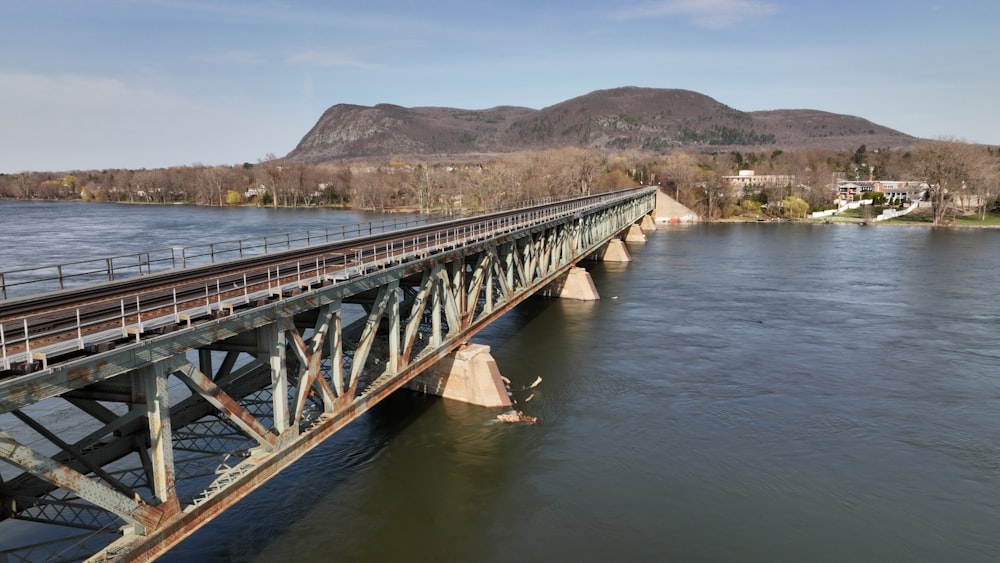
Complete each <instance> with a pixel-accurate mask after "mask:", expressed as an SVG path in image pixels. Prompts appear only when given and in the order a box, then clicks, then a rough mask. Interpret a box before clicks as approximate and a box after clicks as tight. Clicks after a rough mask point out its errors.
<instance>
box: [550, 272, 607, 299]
mask: <svg viewBox="0 0 1000 563" xmlns="http://www.w3.org/2000/svg"><path fill="white" fill-rule="evenodd" d="M539 294H540V295H541V296H543V297H558V298H560V299H576V300H578V301H597V300H598V299H600V298H601V296H600V295H598V293H597V288H596V287H594V280H593V278H591V277H590V272H588V271H587V270H584V269H583V268H577V267H575V266H574V267H572V268H570V269H569V271H568V272H566V274H565V275H563V276H562V277H560V278H559V279H558V280H556V281H554V282H552V283H551V284H549V285H548V286H547V287H545V288H544V289H542V290H541V291H540V292H539Z"/></svg>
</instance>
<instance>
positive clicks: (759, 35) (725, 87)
mask: <svg viewBox="0 0 1000 563" xmlns="http://www.w3.org/2000/svg"><path fill="white" fill-rule="evenodd" d="M0 24H2V25H0V29H2V32H0V173H16V172H20V171H27V170H32V171H71V170H87V169H106V168H159V167H166V166H180V165H192V164H206V165H215V164H242V163H244V162H257V161H260V160H263V159H267V158H270V157H272V156H277V157H281V156H284V155H286V154H287V153H288V152H290V151H291V150H292V149H293V148H295V146H296V144H298V142H299V141H300V140H301V138H302V137H303V136H304V135H305V134H306V133H307V132H308V131H309V129H310V128H311V127H312V126H313V125H314V124H315V123H316V121H317V120H318V119H319V117H320V116H321V115H322V113H323V111H324V110H326V109H327V108H328V107H330V106H332V105H335V104H338V103H350V104H359V105H366V106H371V105H375V104H379V103H391V104H396V105H401V106H406V107H416V106H446V107H456V108H463V109H486V108H490V107H495V106H498V105H514V106H525V107H531V108H536V109H540V108H543V107H546V106H550V105H553V104H556V103H559V102H561V101H564V100H567V99H570V98H574V97H577V96H581V95H584V94H587V93H589V92H592V91H595V90H602V89H608V88H616V87H620V86H642V87H650V88H680V89H686V90H694V91H697V92H700V93H702V94H705V95H707V96H710V97H712V98H714V99H716V100H718V101H720V102H722V103H724V104H726V105H728V106H730V107H733V108H735V109H738V110H742V111H754V110H771V109H802V108H806V109H818V110H823V111H829V112H834V113H845V114H850V115H856V116H860V117H863V118H865V119H869V120H871V121H873V122H875V123H878V124H880V125H885V126H888V127H891V128H894V129H897V130H899V131H902V132H904V133H907V134H911V135H915V136H918V137H923V138H942V137H945V138H956V139H960V140H965V141H969V142H979V143H986V144H992V145H1000V49H998V47H1000V41H998V39H997V36H998V34H1000V31H998V29H997V26H998V24H1000V2H995V1H993V0H947V1H946V0H929V1H925V0H867V1H861V0H838V1H827V0H614V1H611V0H531V1H526V0H503V1H501V0H496V1H481V0H445V1H439V2H437V1H433V0H422V1H419V0H363V1H355V0H341V1H320V0H301V1H296V0H285V1H277V0H273V1H272V0H30V1H29V0H0Z"/></svg>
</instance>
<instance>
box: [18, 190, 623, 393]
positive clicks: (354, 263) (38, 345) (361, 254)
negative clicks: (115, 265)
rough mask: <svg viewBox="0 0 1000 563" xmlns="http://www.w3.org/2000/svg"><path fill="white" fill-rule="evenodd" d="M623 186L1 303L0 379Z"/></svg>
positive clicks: (566, 209)
mask: <svg viewBox="0 0 1000 563" xmlns="http://www.w3.org/2000/svg"><path fill="white" fill-rule="evenodd" d="M611 197H621V196H620V194H618V195H616V196H611V195H608V194H602V195H596V196H588V197H581V198H575V199H571V200H566V201H563V202H559V203H555V204H548V205H541V206H536V207H533V208H527V209H518V210H514V211H504V212H498V213H493V214H490V215H483V216H477V217H474V218H465V219H458V220H452V221H446V222H440V223H434V224H431V225H418V226H414V227H407V228H403V229H399V230H394V231H389V232H385V233H380V234H373V235H368V236H362V237H358V238H353V239H347V240H343V241H337V242H332V243H323V244H318V245H312V246H306V247H302V248H294V249H291V250H285V251H282V252H278V253H272V254H263V255H258V256H251V257H246V258H238V259H235V260H228V261H224V262H216V263H211V264H207V265H201V266H194V267H187V268H177V269H171V270H166V271H164V272H159V273H152V274H146V275H142V276H139V277H132V278H126V279H122V280H117V281H112V282H107V283H103V284H100V285H92V286H85V287H79V288H72V289H64V290H61V291H55V292H50V293H45V294H40V295H36V296H32V297H25V298H20V299H15V300H10V301H4V302H0V377H10V376H17V375H22V374H25V373H30V372H32V371H35V370H38V369H45V368H47V367H48V365H49V364H50V363H52V362H54V361H59V360H61V359H64V358H66V359H68V358H73V357H78V356H80V355H87V354H91V353H96V352H101V351H106V350H107V349H109V348H110V347H114V346H115V345H117V344H119V343H129V342H136V341H140V340H141V339H142V338H143V336H146V335H157V334H163V333H164V332H169V331H171V330H175V329H177V328H179V327H183V326H190V324H191V322H193V321H194V320H196V319H199V318H207V317H208V318H210V317H218V316H220V315H225V314H232V313H233V312H234V311H235V310H236V309H240V308H246V307H251V306H254V305H255V304H264V303H266V302H268V301H269V300H272V299H280V298H282V297H283V296H287V295H290V294H294V293H296V292H298V291H301V290H308V289H311V288H314V287H319V286H323V285H325V284H329V283H336V282H338V281H341V280H345V279H350V278H352V277H355V276H358V275H363V274H365V273H367V272H370V271H372V270H374V269H379V268H384V267H386V266H388V265H390V264H395V263H399V262H402V261H405V260H408V259H413V258H422V257H425V256H427V255H428V254H430V253H434V252H440V251H442V250H446V249H449V248H452V247H454V246H455V245H457V244H465V243H467V242H468V241H469V240H470V239H481V238H484V237H488V236H495V235H496V234H497V233H501V232H505V231H511V230H515V229H521V228H524V227H525V226H530V225H532V224H537V223H539V222H544V221H548V220H552V219H555V218H560V217H564V216H565V215H566V214H567V213H575V212H579V211H581V210H583V209H585V208H587V207H590V206H593V205H599V204H601V203H603V202H605V201H606V200H607V199H609V198H611Z"/></svg>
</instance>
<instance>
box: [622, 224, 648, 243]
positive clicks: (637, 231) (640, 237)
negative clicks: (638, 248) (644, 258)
mask: <svg viewBox="0 0 1000 563" xmlns="http://www.w3.org/2000/svg"><path fill="white" fill-rule="evenodd" d="M625 242H646V233H644V232H642V227H640V226H639V225H632V226H631V227H629V228H628V232H627V233H625Z"/></svg>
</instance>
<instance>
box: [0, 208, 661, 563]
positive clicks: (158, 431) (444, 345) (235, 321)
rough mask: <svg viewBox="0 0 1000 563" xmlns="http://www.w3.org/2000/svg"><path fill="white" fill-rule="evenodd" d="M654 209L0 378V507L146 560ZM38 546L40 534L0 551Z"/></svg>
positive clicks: (86, 547) (508, 241)
mask: <svg viewBox="0 0 1000 563" xmlns="http://www.w3.org/2000/svg"><path fill="white" fill-rule="evenodd" d="M652 208H653V195H652V192H651V191H644V192H636V193H633V194H631V195H630V196H629V197H623V198H621V199H620V200H617V201H614V202H612V203H608V204H605V205H600V206H596V207H594V208H593V209H590V210H588V211H587V212H586V213H576V214H573V215H569V216H564V217H559V218H555V219H552V220H549V221H546V222H541V223H538V224H534V225H531V226H529V227H525V228H523V229H520V230H517V231H511V232H505V233H502V234H499V235H496V236H492V237H483V238H479V239H470V240H467V241H465V244H463V245H456V246H455V248H452V249H450V250H443V251H439V252H437V253H433V254H428V255H426V256H423V257H420V258H419V259H412V260H408V261H401V262H398V263H394V264H386V266H385V267H384V268H383V269H381V270H377V271H374V272H371V273H369V274H367V275H364V276H360V277H356V278H353V279H350V280H347V281H339V282H337V283H331V284H326V285H323V286H320V287H315V288H311V289H308V290H306V291H302V292H301V293H297V294H282V295H280V296H278V297H277V298H275V299H272V300H271V301H269V302H267V303H264V304H262V305H260V306H256V307H252V308H247V309H245V310H239V311H234V312H233V314H231V315H227V316H223V317H220V318H217V319H214V320H209V321H207V322H202V323H196V324H194V325H193V326H191V327H190V328H184V329H182V330H177V331H174V332H170V333H167V334H164V335H161V336H158V337H155V338H152V339H149V340H146V341H142V342H139V343H136V344H133V345H129V346H125V347H122V348H119V349H116V350H111V351H108V352H106V353H103V354H98V355H95V356H91V357H87V358H83V359H80V360H78V361H73V362H68V363H66V364H64V365H61V366H53V367H50V368H49V370H48V372H47V374H48V377H47V378H45V379H42V378H40V377H39V378H38V382H39V383H38V384H37V385H36V386H35V387H32V388H20V389H9V388H8V389H4V388H3V385H2V384H0V405H2V406H4V407H5V410H6V411H7V412H10V413H16V418H10V420H8V417H11V416H12V415H11V414H8V415H3V418H0V426H2V427H3V429H0V459H2V460H3V461H5V462H7V463H8V464H9V465H10V466H11V468H12V470H13V473H11V474H10V475H4V479H3V481H2V482H0V500H2V504H0V510H2V517H3V518H5V519H22V520H26V519H27V520H31V521H35V522H48V523H51V524H57V525H58V528H57V529H59V530H74V529H79V528H84V529H91V530H101V531H104V532H107V531H109V530H114V529H116V528H118V527H121V532H120V533H118V535H117V538H118V539H117V540H116V541H114V542H113V543H111V544H110V545H107V541H108V540H107V537H106V536H107V535H106V534H105V536H100V537H98V536H96V535H92V536H86V538H84V539H81V538H80V536H79V535H78V533H74V534H73V535H69V533H68V532H66V533H63V534H60V533H53V534H51V535H50V537H52V538H53V539H54V540H55V539H59V536H65V538H68V539H66V541H67V542H69V544H70V545H71V547H72V548H73V549H75V551H74V553H76V557H78V558H79V557H85V556H86V555H87V554H89V553H94V552H97V553H96V555H94V556H93V560H130V559H138V558H150V557H155V556H157V555H159V554H161V553H163V552H165V551H166V550H168V549H169V548H170V547H172V546H173V545H175V544H176V543H177V542H179V541H181V540H182V539H183V538H185V537H187V536H188V535H189V534H191V533H192V532H193V531H194V530H196V529H197V528H199V527H200V526H202V525H204V524H205V523H206V522H208V521H209V520H211V518H212V517H214V516H215V515H217V514H219V513H220V512H222V511H224V510H225V509H226V508H228V507H229V506H232V505H233V504H234V503H236V502H237V501H238V500H240V499H241V498H243V497H245V496H246V495H247V494H249V493H250V492H251V491H252V490H254V489H255V488H256V487H257V486H259V485H260V484H261V483H263V482H265V481H266V480H267V479H269V478H270V477H272V476H273V475H275V474H276V473H278V472H279V471H281V470H282V469H283V468H285V467H287V466H288V465H290V464H291V463H292V462H294V461H295V460H296V459H298V458H299V457H301V456H302V455H304V454H305V453H306V452H308V451H309V450H310V449H312V448H313V447H314V446H316V445H317V444H319V443H321V442H322V441H323V440H324V439H326V438H327V437H329V436H330V435H332V434H333V433H335V432H336V431H337V430H339V429H340V428H342V427H343V426H345V425H347V424H348V423H350V422H351V421H352V420H354V419H355V418H357V417H358V416H359V415H361V414H362V413H364V412H366V411H367V410H368V409H370V408H371V407H372V406H374V405H375V404H377V403H378V402H379V401H380V400H381V399H383V398H384V397H386V396H388V395H389V394H390V393H392V392H393V391H395V390H396V389H398V388H400V387H401V386H403V385H404V384H405V383H407V382H408V381H410V380H411V379H412V378H413V377H415V376H416V375H418V374H419V373H420V372H422V371H423V370H424V369H426V368H427V367H429V366H431V365H433V364H434V363H436V362H437V361H438V360H440V359H441V358H443V357H445V356H446V355H448V354H450V353H451V352H453V351H454V350H456V349H457V348H458V347H460V346H461V345H463V344H464V343H466V342H468V340H469V338H471V337H472V335H474V334H475V333H476V332H477V331H479V330H480V329H482V328H483V327H485V326H486V325H488V324H489V323H490V322H491V321H492V320H494V319H495V318H497V317H498V316H500V315H502V314H503V313H505V312H506V311H509V310H510V309H511V308H513V307H515V306H516V305H517V304H519V303H520V302H522V301H524V300H525V299H526V298H528V297H529V296H531V295H532V294H534V293H535V292H537V291H538V290H540V289H542V288H544V287H545V286H547V285H549V284H550V283H552V282H554V281H556V280H557V279H559V277H560V276H561V275H563V274H565V273H566V272H567V271H568V270H569V269H570V268H571V267H573V266H574V265H575V264H576V263H577V262H579V261H580V260H582V259H583V258H585V257H586V256H587V255H589V254H591V253H593V252H595V251H597V250H598V249H600V248H601V247H602V246H603V245H605V244H606V243H607V242H608V241H609V240H610V239H611V238H613V237H615V236H616V235H617V234H618V233H621V232H622V231H623V230H625V229H627V228H628V227H629V226H630V225H632V224H633V223H635V222H637V221H639V220H641V219H642V217H643V215H644V214H646V213H648V212H649V211H651V210H652ZM191 357H196V358H197V365H196V364H195V363H194V362H193V361H192V360H191V359H189V358H191ZM220 360H221V361H220ZM60 374H61V377H60ZM45 405H50V407H49V412H51V409H70V412H69V414H68V415H67V416H69V417H71V418H72V419H73V420H76V421H78V422H77V423H75V424H73V425H72V429H71V430H72V431H66V430H65V429H63V430H61V431H57V430H54V429H52V428H49V427H46V426H44V424H43V423H40V422H38V420H39V419H38V418H37V417H33V416H30V415H29V414H27V413H26V412H23V411H26V410H31V409H35V408H36V407H39V408H40V407H42V406H45ZM51 405H55V406H51ZM40 410H45V409H40ZM18 422H20V424H16V423H18ZM61 433H62V434H64V435H60V434H61ZM2 532H3V527H2V526H0V542H3V543H0V545H6V544H9V543H10V542H11V538H5V537H4V536H3V533H2ZM95 538H97V539H95ZM39 546H43V547H39ZM36 548H37V549H44V550H49V549H51V545H50V544H49V543H47V542H42V543H37V542H36V543H32V545H31V546H25V549H24V550H19V549H18V548H9V549H6V550H4V549H0V556H2V555H3V554H5V553H6V554H9V555H11V556H13V557H28V558H30V553H31V552H32V550H34V549H36ZM67 549H68V548H67ZM25 553H28V555H27V556H26V555H25ZM64 553H65V551H64ZM69 558H70V559H72V558H73V557H69Z"/></svg>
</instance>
